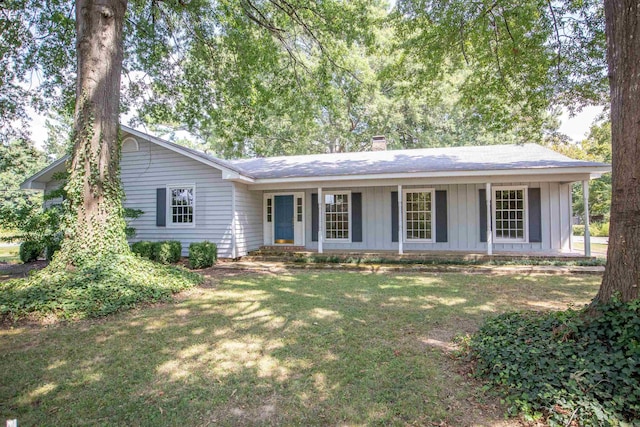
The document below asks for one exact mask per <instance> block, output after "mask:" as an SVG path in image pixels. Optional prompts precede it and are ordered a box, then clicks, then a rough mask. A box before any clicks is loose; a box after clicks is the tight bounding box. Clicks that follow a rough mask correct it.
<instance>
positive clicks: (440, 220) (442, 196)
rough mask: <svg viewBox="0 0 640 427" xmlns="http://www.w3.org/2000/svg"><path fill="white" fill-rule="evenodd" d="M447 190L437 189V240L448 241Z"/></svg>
mask: <svg viewBox="0 0 640 427" xmlns="http://www.w3.org/2000/svg"><path fill="white" fill-rule="evenodd" d="M447 238H448V236H447V192H446V191H444V190H438V191H436V242H446V241H447Z"/></svg>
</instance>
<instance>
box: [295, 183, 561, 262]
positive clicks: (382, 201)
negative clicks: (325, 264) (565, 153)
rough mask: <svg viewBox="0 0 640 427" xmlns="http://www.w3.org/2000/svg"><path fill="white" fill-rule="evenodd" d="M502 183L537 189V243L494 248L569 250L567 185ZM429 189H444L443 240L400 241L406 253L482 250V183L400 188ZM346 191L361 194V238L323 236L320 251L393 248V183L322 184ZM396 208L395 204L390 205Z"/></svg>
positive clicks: (309, 245)
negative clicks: (338, 239) (539, 231)
mask: <svg viewBox="0 0 640 427" xmlns="http://www.w3.org/2000/svg"><path fill="white" fill-rule="evenodd" d="M500 185H501V186H502V185H526V186H528V187H530V188H540V193H541V194H540V199H541V228H542V242H539V243H531V242H530V243H512V244H505V243H496V244H494V246H493V247H494V250H495V251H509V252H542V251H547V252H567V251H569V250H570V240H571V225H570V224H569V218H570V215H571V212H570V211H571V189H570V184H560V183H555V182H513V183H509V184H500ZM425 187H427V188H434V189H435V190H436V191H439V190H440V191H446V192H447V223H448V224H447V225H448V226H447V231H448V236H447V241H446V242H434V243H412V242H408V241H405V242H404V243H403V248H404V250H405V251H412V250H415V251H420V250H422V251H431V250H434V251H436V250H438V251H477V252H484V251H486V249H487V244H486V243H484V242H481V241H480V220H479V215H480V212H479V209H480V208H479V204H478V190H480V189H481V188H485V186H484V185H483V184H450V185H429V184H428V183H426V184H425V185H423V186H404V187H403V191H404V190H409V189H411V188H425ZM334 190H335V191H340V190H350V191H352V192H359V193H362V226H363V233H362V234H363V236H362V237H363V239H362V240H363V241H362V242H351V243H348V242H344V243H343V242H340V243H337V242H331V241H327V240H324V241H323V249H325V250H331V249H336V250H355V251H358V250H390V251H396V250H398V243H397V242H392V241H391V209H392V207H391V192H393V191H397V187H391V186H388V187H352V188H339V189H333V188H323V191H324V192H331V191H334ZM313 193H317V189H313V190H306V197H305V198H306V204H307V209H306V218H305V219H306V224H305V226H306V235H307V236H311V231H312V230H311V227H312V221H311V211H312V207H311V194H313ZM394 208H395V207H394ZM305 243H306V248H307V249H309V250H317V248H318V243H317V242H313V241H311V239H310V238H308V239H307V240H306V242H305Z"/></svg>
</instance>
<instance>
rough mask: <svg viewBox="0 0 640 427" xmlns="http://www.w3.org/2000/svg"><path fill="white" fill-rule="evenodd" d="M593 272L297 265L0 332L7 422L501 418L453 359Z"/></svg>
mask: <svg viewBox="0 0 640 427" xmlns="http://www.w3.org/2000/svg"><path fill="white" fill-rule="evenodd" d="M599 282H600V278H599V277H597V276H580V277H567V276H481V275H463V274H440V275H437V274H395V275H394V274H388V275H385V274H364V273H356V272H296V273H293V274H291V275H286V274H281V275H267V274H247V273H245V274H240V275H237V276H231V277H226V278H222V279H219V280H218V279H215V278H214V279H210V281H209V286H202V287H198V288H194V289H192V290H189V291H186V292H184V293H183V294H181V297H180V301H179V302H177V303H173V304H161V305H157V306H152V307H145V308H141V309H138V310H136V311H132V312H127V313H121V314H117V315H113V316H109V317H107V318H103V319H98V320H85V321H79V322H73V323H62V324H57V325H54V326H49V327H46V326H21V327H14V328H11V327H8V328H4V329H0V419H10V418H17V419H18V421H19V424H20V425H45V424H46V425H86V424H92V425H94V424H100V425H178V424H180V425H209V424H212V425H213V424H215V425H273V424H279V425H292V424H294V425H338V424H339V425H388V424H400V425H407V424H410V425H429V424H430V423H435V424H438V423H443V424H438V425H509V422H508V421H505V420H504V419H503V418H502V417H503V410H504V408H501V407H498V406H496V404H495V402H494V401H493V400H492V399H490V398H487V397H486V396H484V395H483V394H482V393H481V392H480V389H479V388H478V385H477V384H475V383H473V382H472V381H470V380H469V379H468V378H467V377H466V374H464V373H463V372H460V367H461V364H459V363H458V362H456V361H455V360H453V359H452V358H451V357H450V351H451V350H452V348H453V343H452V340H453V338H454V336H455V335H456V334H465V333H468V332H471V331H475V330H476V329H477V328H478V327H479V326H480V324H481V323H482V320H483V319H484V318H485V317H486V316H487V315H491V314H496V313H501V312H505V311H509V310H514V309H533V310H560V309H564V308H566V307H567V305H568V304H577V305H579V304H585V303H587V302H589V301H590V299H591V298H592V297H593V295H595V293H596V291H597V289H598V285H599Z"/></svg>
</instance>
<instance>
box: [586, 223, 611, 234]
mask: <svg viewBox="0 0 640 427" xmlns="http://www.w3.org/2000/svg"><path fill="white" fill-rule="evenodd" d="M589 231H590V232H591V235H592V236H595V237H609V223H608V222H600V223H594V224H591V225H590V226H589Z"/></svg>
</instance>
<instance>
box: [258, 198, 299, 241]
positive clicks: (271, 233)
mask: <svg viewBox="0 0 640 427" xmlns="http://www.w3.org/2000/svg"><path fill="white" fill-rule="evenodd" d="M275 196H293V235H294V240H293V243H276V242H275V225H276V221H275ZM298 198H301V199H302V206H301V207H302V218H301V219H302V221H298V212H297V209H298ZM267 199H271V200H272V202H271V206H272V212H271V215H272V217H271V223H269V222H268V221H267ZM305 201H306V193H305V192H304V191H280V192H269V193H266V192H265V193H264V194H263V204H262V210H263V212H262V218H263V221H264V231H265V233H268V235H267V236H265V237H264V244H265V245H270V246H305V245H306V236H305V234H306V223H307V218H306V204H305Z"/></svg>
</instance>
